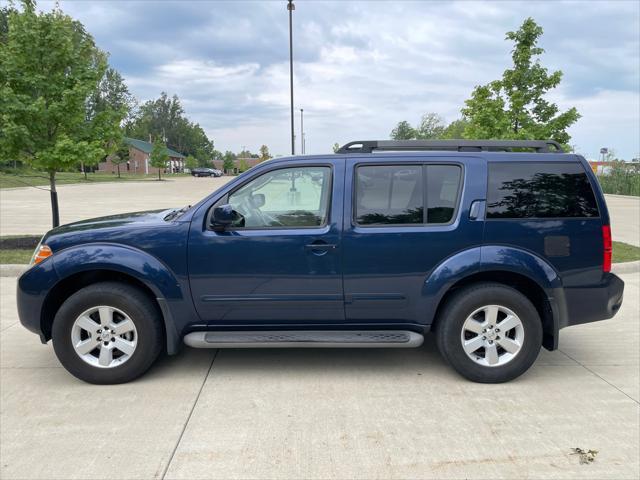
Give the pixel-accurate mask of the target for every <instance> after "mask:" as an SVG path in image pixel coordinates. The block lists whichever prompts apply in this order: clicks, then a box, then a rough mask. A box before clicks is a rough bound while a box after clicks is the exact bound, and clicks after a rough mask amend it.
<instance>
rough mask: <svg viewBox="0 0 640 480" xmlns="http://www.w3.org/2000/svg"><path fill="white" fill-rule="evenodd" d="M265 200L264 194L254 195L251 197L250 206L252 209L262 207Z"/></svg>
mask: <svg viewBox="0 0 640 480" xmlns="http://www.w3.org/2000/svg"><path fill="white" fill-rule="evenodd" d="M265 202H266V200H265V198H264V193H256V194H255V195H251V205H253V208H260V207H264V204H265Z"/></svg>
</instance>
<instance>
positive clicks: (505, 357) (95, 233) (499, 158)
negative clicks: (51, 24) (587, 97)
mask: <svg viewBox="0 0 640 480" xmlns="http://www.w3.org/2000/svg"><path fill="white" fill-rule="evenodd" d="M513 150H529V151H513ZM199 170H201V171H202V170H204V171H206V173H211V170H212V169H207V168H205V169H199ZM623 290H624V283H623V282H622V280H621V279H620V278H618V277H617V276H616V275H614V274H613V273H611V229H610V223H609V214H608V212H607V205H606V203H605V198H604V195H603V194H602V191H601V190H600V187H599V185H598V181H597V179H596V177H595V175H594V173H593V171H592V170H591V168H590V167H589V164H588V163H587V162H586V160H585V159H584V158H583V157H581V156H580V155H574V154H568V153H563V151H562V147H561V146H560V145H559V144H557V143H556V142H553V141H521V140H510V141H509V140H507V141H501V140H449V141H411V140H408V141H379V142H378V141H369V142H352V143H349V144H347V145H345V146H344V147H342V148H341V149H339V150H338V152H337V154H332V155H314V156H304V157H290V158H282V159H276V160H271V161H269V162H264V163H260V164H258V165H257V166H255V167H253V168H252V169H251V170H249V171H247V172H245V173H243V174H242V175H240V176H238V177H236V178H234V179H233V180H231V181H230V182H229V183H227V184H225V185H223V186H221V187H220V188H219V189H218V190H216V191H215V192H213V193H211V194H210V195H209V196H208V197H206V198H205V199H203V200H201V201H200V202H198V203H196V204H195V205H193V206H188V207H184V208H182V209H170V210H164V211H152V212H139V213H133V214H132V213H128V214H123V215H115V216H111V217H104V218H98V219H93V220H85V221H82V222H77V223H74V224H70V225H63V226H61V227H58V228H55V229H53V230H51V231H50V232H48V233H47V234H46V235H45V236H44V237H43V238H42V240H41V242H40V244H39V246H38V247H37V249H36V251H35V253H34V256H33V260H32V262H31V267H30V268H29V269H28V270H26V272H25V273H23V274H22V276H21V277H20V279H19V280H18V292H17V295H18V313H19V316H20V321H21V322H22V324H23V325H24V326H25V327H26V328H28V329H29V330H31V331H32V332H36V333H38V334H39V335H40V338H41V339H42V341H43V342H47V341H49V340H51V339H53V348H54V350H55V353H56V355H57V356H58V359H59V360H60V362H61V363H62V365H63V366H64V367H65V368H66V369H67V370H69V371H70V372H71V373H72V374H73V375H75V376H76V377H78V378H81V379H83V380H86V381H88V382H92V383H121V382H126V381H128V380H132V379H133V378H135V377H137V376H139V375H141V374H142V373H143V372H145V371H146V370H147V369H148V368H149V367H150V366H151V364H152V363H153V362H154V361H155V360H156V358H157V357H158V355H160V353H161V352H162V351H163V350H164V351H166V352H167V353H168V354H170V355H172V354H175V353H176V352H177V351H178V348H179V346H180V344H181V343H185V344H186V345H188V346H191V347H197V348H232V347H236V348H249V347H259V348H264V347H277V348H281V347H296V348H308V347H323V348H324V347H349V348H367V347H368V348H380V347H396V348H409V347H418V346H420V345H421V344H422V341H423V337H424V336H425V335H426V334H427V333H429V332H433V334H434V335H435V337H436V345H437V346H438V348H439V350H440V352H441V353H442V355H443V356H444V358H445V359H446V360H447V361H448V363H450V364H451V365H452V366H453V368H455V369H456V370H457V371H458V372H460V373H461V374H462V375H463V376H465V377H466V378H468V379H470V380H473V381H476V382H486V383H497V382H505V381H507V380H511V379H513V378H516V377H517V376H518V375H520V374H522V373H524V372H525V371H526V370H527V369H528V368H529V367H530V366H531V365H532V364H533V362H534V361H535V359H536V357H537V356H538V353H539V351H540V347H541V346H544V347H545V348H547V349H548V350H555V349H557V348H558V342H559V337H560V330H561V329H562V328H565V327H569V326H571V325H579V324H583V323H588V322H594V321H597V320H604V319H607V318H611V317H613V316H614V315H615V314H616V312H618V310H619V309H620V305H621V304H622V297H623ZM609 330H611V327H610V328H609ZM606 331H607V330H606V328H604V329H602V332H603V334H602V339H601V342H602V344H603V345H607V342H609V340H610V339H611V338H612V339H613V340H615V338H616V335H615V334H616V332H615V331H611V332H610V333H609V334H607V333H606ZM610 337H611V338H610ZM575 338H576V337H574V339H575ZM608 339H609V340H608ZM611 345H612V344H611ZM613 347H614V346H611V348H612V349H613ZM583 348H584V349H588V348H590V346H589V345H583ZM602 348H604V347H602ZM323 358H326V362H327V364H329V363H330V360H329V359H328V358H329V357H328V354H327V355H326V356H324V357H323ZM433 370H434V371H435V370H437V369H435V368H434V369H433ZM239 373H240V374H241V373H242V372H239ZM539 373H540V372H539ZM475 391H476V392H479V390H475ZM493 391H494V390H487V391H486V393H482V394H481V395H484V396H485V397H487V395H489V394H490V392H493ZM109 406H110V405H109ZM108 413H110V412H109V411H108Z"/></svg>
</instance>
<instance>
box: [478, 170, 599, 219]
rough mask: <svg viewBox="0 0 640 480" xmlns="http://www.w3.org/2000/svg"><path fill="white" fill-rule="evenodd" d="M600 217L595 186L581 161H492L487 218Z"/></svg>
mask: <svg viewBox="0 0 640 480" xmlns="http://www.w3.org/2000/svg"><path fill="white" fill-rule="evenodd" d="M597 216H599V212H598V206H597V203H596V199H595V196H594V194H593V189H592V188H591V184H590V183H589V179H588V177H587V175H586V173H585V171H584V169H583V168H582V165H581V164H580V163H577V162H572V163H568V162H562V163H561V162H558V163H555V162H554V163H542V162H540V163H536V162H526V163H525V162H493V163H489V187H488V192H487V218H567V217H597Z"/></svg>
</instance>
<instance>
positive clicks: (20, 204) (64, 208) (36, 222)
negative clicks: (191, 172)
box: [0, 177, 233, 235]
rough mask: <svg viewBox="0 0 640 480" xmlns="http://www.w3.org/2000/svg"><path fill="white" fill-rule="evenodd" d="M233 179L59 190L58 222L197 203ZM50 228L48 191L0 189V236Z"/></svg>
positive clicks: (79, 186) (185, 179)
mask: <svg viewBox="0 0 640 480" xmlns="http://www.w3.org/2000/svg"><path fill="white" fill-rule="evenodd" d="M232 178H233V177H218V178H210V177H203V178H195V177H173V178H171V177H169V178H168V179H167V180H165V181H162V182H157V181H153V180H149V181H145V182H126V183H117V182H113V183H110V182H104V183H95V184H89V185H87V184H71V185H60V186H59V187H58V200H59V204H60V223H61V224H65V223H71V222H76V221H78V220H86V219H88V218H94V217H102V216H105V215H113V214H116V213H125V212H138V211H141V210H158V209H162V208H175V207H183V206H184V205H188V204H193V203H196V202H198V201H199V200H201V199H202V198H204V197H206V196H207V195H209V194H210V193H212V192H213V191H214V190H216V189H218V188H220V186H221V185H224V184H225V183H226V182H228V181H229V180H231V179H232ZM50 229H51V206H50V198H49V192H48V191H46V190H42V189H36V188H11V189H0V235H42V234H44V233H45V232H47V231H48V230H50Z"/></svg>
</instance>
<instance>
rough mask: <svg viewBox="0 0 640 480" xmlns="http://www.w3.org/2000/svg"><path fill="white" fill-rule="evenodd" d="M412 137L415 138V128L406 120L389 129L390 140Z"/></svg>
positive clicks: (409, 138)
mask: <svg viewBox="0 0 640 480" xmlns="http://www.w3.org/2000/svg"><path fill="white" fill-rule="evenodd" d="M413 138H416V130H415V129H414V128H413V127H412V126H411V124H410V123H409V122H407V121H406V120H403V121H402V122H400V123H398V125H396V128H394V129H393V130H391V139H392V140H411V139H413Z"/></svg>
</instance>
